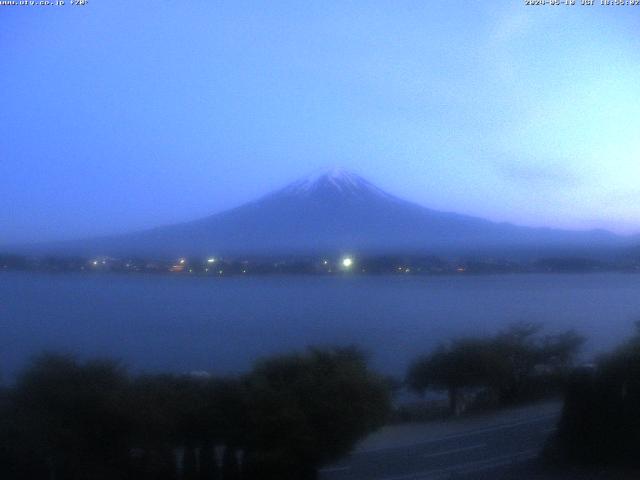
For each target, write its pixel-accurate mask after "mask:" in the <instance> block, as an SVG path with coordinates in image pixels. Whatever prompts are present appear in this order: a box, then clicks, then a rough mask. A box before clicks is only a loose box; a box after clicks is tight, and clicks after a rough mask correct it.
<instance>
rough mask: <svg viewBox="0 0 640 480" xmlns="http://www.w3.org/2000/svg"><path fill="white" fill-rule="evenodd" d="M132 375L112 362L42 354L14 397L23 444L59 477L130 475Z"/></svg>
mask: <svg viewBox="0 0 640 480" xmlns="http://www.w3.org/2000/svg"><path fill="white" fill-rule="evenodd" d="M127 385H128V378H127V376H126V374H125V372H124V370H123V369H122V368H121V367H120V366H119V365H118V364H117V363H114V362H111V361H106V360H105V361H102V360H94V361H90V362H86V363H84V364H80V363H78V362H77V361H76V360H75V359H74V358H72V357H70V356H63V355H54V354H43V355H40V356H39V357H37V358H35V359H34V360H33V362H32V363H31V365H30V367H29V368H28V369H27V370H26V371H25V372H24V373H23V374H22V375H21V377H20V378H19V379H18V382H17V385H16V387H15V391H14V398H13V412H12V413H13V415H14V422H15V423H16V424H17V425H18V426H19V430H20V432H21V437H20V444H21V447H20V448H22V449H23V451H24V452H28V455H29V458H30V459H31V461H33V463H34V465H41V466H46V470H47V476H48V477H49V478H56V479H71V480H73V479H87V478H90V479H103V478H104V479H118V478H126V477H127V475H128V468H129V449H128V443H127V440H128V435H129V431H130V426H131V424H130V417H129V411H128V410H127V408H126V405H125V404H124V402H123V399H124V398H125V395H124V392H125V390H126V388H127Z"/></svg>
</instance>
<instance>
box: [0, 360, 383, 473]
mask: <svg viewBox="0 0 640 480" xmlns="http://www.w3.org/2000/svg"><path fill="white" fill-rule="evenodd" d="M389 397H390V395H389V392H388V388H387V385H386V383H385V382H384V381H383V379H381V378H379V377H378V376H376V375H375V374H374V373H372V372H371V371H370V370H369V369H368V367H367V365H366V362H365V359H364V357H363V355H362V354H361V353H360V352H359V351H358V350H356V349H353V348H342V349H310V350H308V351H307V352H305V353H300V354H292V355H286V356H279V357H274V358H271V359H267V360H265V361H263V362H260V363H259V364H257V365H256V367H255V368H254V369H253V371H251V372H250V373H249V374H248V375H246V376H243V377H237V378H230V379H215V378H209V377H207V376H177V375H146V376H139V377H132V376H131V375H129V374H128V373H127V372H126V370H125V369H123V368H122V367H121V366H119V365H118V364H117V363H115V362H112V361H108V360H105V361H89V362H86V363H80V362H78V361H77V360H75V359H74V358H72V357H68V356H62V355H52V354H47V355H42V356H40V357H38V358H37V359H35V360H34V361H33V363H32V364H31V365H30V367H29V368H27V370H26V371H25V372H24V373H23V374H22V375H21V376H20V378H19V380H18V382H17V383H16V385H15V386H14V387H12V388H10V389H6V390H4V391H0V477H1V478H3V479H7V480H13V479H25V480H26V479H42V478H52V479H56V480H67V479H68V480H76V479H77V480H80V479H82V480H86V479H105V480H106V479H109V480H117V479H178V478H183V479H185V480H196V479H198V480H205V479H225V480H228V479H239V478H243V479H253V478H260V479H271V478H273V479H275V478H278V479H285V480H286V479H304V478H314V477H315V472H316V469H317V467H318V466H319V465H321V464H322V463H324V462H328V461H331V460H333V459H336V458H338V457H339V456H342V455H344V454H346V453H347V452H348V451H349V450H350V449H351V448H352V447H353V445H354V443H355V442H356V441H357V440H358V439H360V438H361V437H362V436H364V435H366V434H367V433H368V432H370V431H371V430H373V429H375V428H377V427H378V426H379V425H381V424H382V423H383V422H384V420H385V418H386V415H387V413H388V410H389V404H390V398H389Z"/></svg>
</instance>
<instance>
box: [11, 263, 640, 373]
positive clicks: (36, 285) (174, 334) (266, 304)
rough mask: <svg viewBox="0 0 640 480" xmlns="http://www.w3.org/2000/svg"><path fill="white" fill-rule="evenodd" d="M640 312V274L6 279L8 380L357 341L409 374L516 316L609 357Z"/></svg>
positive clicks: (153, 367) (222, 363)
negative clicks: (45, 353) (87, 363)
mask: <svg viewBox="0 0 640 480" xmlns="http://www.w3.org/2000/svg"><path fill="white" fill-rule="evenodd" d="M638 318H640V275H632V274H589V275H550V274H549V275H496V276H442V277H413V276H412V277H409V276H407V277H402V276H381V277H313V276H309V277H307V276H292V277H286V276H266V277H244V278H223V279H220V278H205V277H186V276H185V277H172V276H145V275H115V274H113V275H112V274H104V275H99V274H98V275H91V274H35V273H20V272H3V273H0V372H2V375H3V379H4V381H5V382H7V381H11V380H12V379H13V376H14V375H15V372H16V371H17V370H19V369H20V368H22V367H23V366H24V365H25V363H26V361H27V359H28V358H29V356H31V355H32V354H34V353H37V352H40V351H42V350H43V349H48V350H60V351H66V352H73V353H76V354H78V355H80V356H81V357H83V358H84V357H89V356H96V355H108V356H112V357H116V358H118V359H121V360H122V361H123V362H124V363H125V364H126V365H128V366H129V367H130V368H131V369H132V370H133V371H159V370H167V371H174V372H189V371H194V370H208V371H212V372H214V373H220V374H224V373H235V372H241V371H245V370H247V369H249V368H250V366H251V364H252V363H253V362H254V361H255V360H256V359H257V358H259V357H261V356H265V355H268V354H271V353H280V352H286V351H290V350H293V349H301V348H304V347H305V346H306V345H311V344H314V345H326V344H350V343H354V344H357V345H359V346H361V347H362V348H364V349H365V350H366V351H368V352H369V353H370V354H371V362H372V365H373V366H374V367H376V368H378V369H379V370H381V371H383V372H385V373H391V374H396V375H403V373H404V369H405V367H406V365H407V364H408V362H409V361H410V360H411V359H412V358H414V357H415V356H416V355H418V354H420V353H423V352H427V351H429V350H430V349H431V348H433V347H434V346H436V345H437V344H438V343H439V342H442V341H445V340H447V339H450V338H453V337H456V336H459V335H467V334H490V333H494V332H495V331H497V330H499V329H501V328H503V327H505V326H506V325H508V324H509V323H511V322H514V321H522V320H525V321H539V322H542V323H544V324H545V325H546V326H547V330H548V331H549V332H554V331H558V330H560V329H566V328H575V329H577V330H578V331H580V332H581V333H583V334H584V335H586V336H587V337H588V339H589V342H588V343H587V346H586V350H587V352H588V353H590V354H592V353H594V352H598V351H602V350H606V349H609V348H611V347H613V346H615V345H616V344H617V343H618V342H619V341H621V340H623V339H624V338H625V337H627V336H628V335H630V334H631V333H632V332H633V330H634V326H633V322H634V320H636V319H638Z"/></svg>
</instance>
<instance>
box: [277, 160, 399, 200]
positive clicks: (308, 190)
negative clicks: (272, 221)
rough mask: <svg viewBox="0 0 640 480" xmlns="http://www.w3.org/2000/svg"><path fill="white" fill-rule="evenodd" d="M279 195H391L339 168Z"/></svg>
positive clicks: (321, 171) (319, 174) (318, 173)
mask: <svg viewBox="0 0 640 480" xmlns="http://www.w3.org/2000/svg"><path fill="white" fill-rule="evenodd" d="M277 193H280V194H285V195H303V196H305V195H306V196H308V195H313V194H329V195H331V194H338V195H340V196H352V197H357V196H361V197H369V196H371V195H377V196H383V197H388V198H391V195H389V194H388V193H386V192H385V191H383V190H381V189H380V188H378V187H376V186H375V185H373V184H372V183H371V182H369V181H368V180H365V179H364V178H363V177H361V176H360V175H358V174H356V173H353V172H351V171H349V170H346V169H344V168H339V167H333V168H330V169H323V170H320V171H317V172H315V173H313V174H311V175H308V176H306V177H304V178H301V179H300V180H297V181H295V182H293V183H292V184H290V185H288V186H287V187H285V188H283V189H282V190H281V191H280V192H277Z"/></svg>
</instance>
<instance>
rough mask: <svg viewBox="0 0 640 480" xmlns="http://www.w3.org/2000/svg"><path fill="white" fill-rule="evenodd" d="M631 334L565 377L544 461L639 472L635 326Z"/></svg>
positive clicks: (639, 362)
mask: <svg viewBox="0 0 640 480" xmlns="http://www.w3.org/2000/svg"><path fill="white" fill-rule="evenodd" d="M636 325H637V332H636V334H635V335H634V336H633V337H632V338H631V339H630V340H628V341H627V342H626V343H624V344H623V345H621V346H620V347H619V348H618V349H616V350H615V351H614V352H612V353H610V354H608V355H605V356H603V357H602V358H600V359H599V360H598V361H597V362H596V364H594V365H593V366H588V367H584V368H581V369H579V370H577V371H576V372H574V374H573V375H572V377H571V380H570V383H569V387H568V389H567V394H566V397H565V404H564V410H563V415H562V420H561V422H560V426H559V431H558V435H557V438H556V439H555V442H553V444H552V447H551V448H550V449H549V452H548V455H549V457H551V458H553V459H555V460H560V461H566V460H568V461H570V462H573V463H578V464H583V465H590V466H593V467H598V466H603V465H605V466H611V465H615V466H619V467H624V468H631V467H633V468H640V322H638V323H637V324H636Z"/></svg>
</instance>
